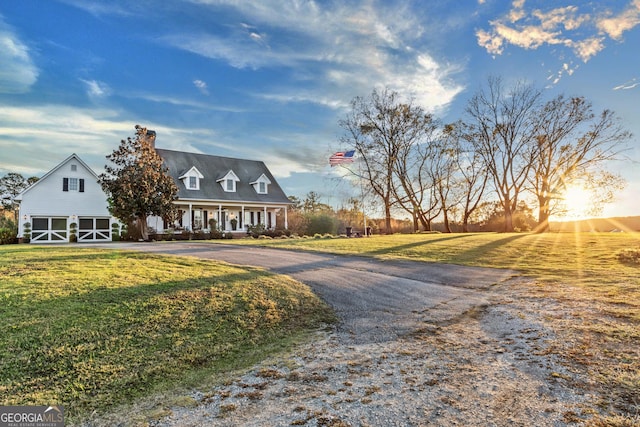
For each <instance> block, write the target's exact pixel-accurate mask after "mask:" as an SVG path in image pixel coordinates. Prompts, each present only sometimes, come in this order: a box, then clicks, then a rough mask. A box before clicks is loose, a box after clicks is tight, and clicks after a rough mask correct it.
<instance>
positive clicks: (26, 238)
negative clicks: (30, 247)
mask: <svg viewBox="0 0 640 427" xmlns="http://www.w3.org/2000/svg"><path fill="white" fill-rule="evenodd" d="M22 230H23V232H22V236H23V237H22V241H23V242H24V243H29V242H30V241H31V223H30V222H25V223H24V224H22Z"/></svg>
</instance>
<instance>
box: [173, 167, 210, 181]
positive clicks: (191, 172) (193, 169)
mask: <svg viewBox="0 0 640 427" xmlns="http://www.w3.org/2000/svg"><path fill="white" fill-rule="evenodd" d="M189 176H195V177H197V178H200V179H202V178H204V175H202V173H200V171H199V170H198V168H197V167H195V166H192V167H191V169H189V170H188V171H186V172H185V173H183V174H182V175H181V176H179V177H178V179H183V178H187V177H189Z"/></svg>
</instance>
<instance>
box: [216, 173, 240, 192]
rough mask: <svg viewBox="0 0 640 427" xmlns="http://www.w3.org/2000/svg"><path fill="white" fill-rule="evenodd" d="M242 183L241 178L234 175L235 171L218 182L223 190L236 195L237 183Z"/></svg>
mask: <svg viewBox="0 0 640 427" xmlns="http://www.w3.org/2000/svg"><path fill="white" fill-rule="evenodd" d="M239 181H240V178H238V176H237V175H236V174H235V173H233V171H229V172H227V174H226V175H225V176H223V177H222V178H220V179H219V180H217V182H219V183H220V185H221V186H222V189H223V190H224V191H225V192H227V193H235V192H236V183H237V182H239Z"/></svg>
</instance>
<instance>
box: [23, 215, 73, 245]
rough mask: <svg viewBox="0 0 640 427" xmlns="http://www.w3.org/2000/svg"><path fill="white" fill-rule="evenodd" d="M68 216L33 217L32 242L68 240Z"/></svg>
mask: <svg viewBox="0 0 640 427" xmlns="http://www.w3.org/2000/svg"><path fill="white" fill-rule="evenodd" d="M68 241H69V231H68V230H67V218H31V242H33V243H45V242H68Z"/></svg>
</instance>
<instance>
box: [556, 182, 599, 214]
mask: <svg viewBox="0 0 640 427" xmlns="http://www.w3.org/2000/svg"><path fill="white" fill-rule="evenodd" d="M562 199H563V204H564V205H565V207H566V212H565V213H563V214H562V215H560V219H561V220H562V221H571V220H580V219H586V218H589V217H590V215H589V212H590V211H591V208H592V201H591V193H590V192H589V191H588V190H585V189H584V188H582V187H579V186H569V187H567V189H566V191H565V192H564V197H563V198H562Z"/></svg>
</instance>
